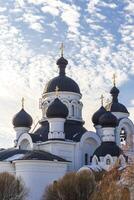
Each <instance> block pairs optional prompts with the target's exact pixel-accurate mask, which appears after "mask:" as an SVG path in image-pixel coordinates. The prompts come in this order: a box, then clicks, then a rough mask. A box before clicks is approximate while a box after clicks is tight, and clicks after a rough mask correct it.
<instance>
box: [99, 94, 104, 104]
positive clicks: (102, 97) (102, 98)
mask: <svg viewBox="0 0 134 200" xmlns="http://www.w3.org/2000/svg"><path fill="white" fill-rule="evenodd" d="M100 99H101V105H102V106H103V100H104V96H103V94H102V95H101V97H100Z"/></svg>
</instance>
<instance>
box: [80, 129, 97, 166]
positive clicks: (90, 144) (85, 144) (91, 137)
mask: <svg viewBox="0 0 134 200" xmlns="http://www.w3.org/2000/svg"><path fill="white" fill-rule="evenodd" d="M100 142H101V141H100V138H99V137H98V136H97V135H96V133H94V132H86V133H85V134H84V135H83V136H82V138H81V140H80V148H81V151H82V164H83V165H85V164H86V165H87V164H90V163H91V158H92V156H93V153H94V151H95V150H96V148H97V147H98V146H99V145H100ZM86 160H88V163H87V162H85V161H86Z"/></svg>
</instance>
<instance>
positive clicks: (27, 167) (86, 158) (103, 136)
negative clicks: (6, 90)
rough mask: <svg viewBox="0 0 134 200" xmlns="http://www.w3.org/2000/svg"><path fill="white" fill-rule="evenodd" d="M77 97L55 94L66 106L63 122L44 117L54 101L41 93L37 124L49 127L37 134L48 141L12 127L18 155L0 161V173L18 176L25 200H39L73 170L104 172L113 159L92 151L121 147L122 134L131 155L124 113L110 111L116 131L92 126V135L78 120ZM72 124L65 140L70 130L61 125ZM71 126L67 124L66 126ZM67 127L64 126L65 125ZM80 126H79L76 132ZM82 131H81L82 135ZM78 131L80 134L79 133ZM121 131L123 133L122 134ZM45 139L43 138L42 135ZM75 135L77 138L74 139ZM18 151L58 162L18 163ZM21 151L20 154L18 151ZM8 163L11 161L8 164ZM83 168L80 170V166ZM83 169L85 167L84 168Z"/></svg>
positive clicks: (132, 138)
mask: <svg viewBox="0 0 134 200" xmlns="http://www.w3.org/2000/svg"><path fill="white" fill-rule="evenodd" d="M81 97H82V96H81V94H78V93H74V92H67V91H66V92H65V91H62V92H61V91H59V92H58V98H59V99H60V100H61V101H62V102H63V103H64V104H65V105H66V106H67V108H68V111H69V114H68V116H67V118H66V119H64V118H59V117H58V118H56V117H55V118H47V117H46V110H47V108H48V107H49V105H50V104H51V103H52V102H53V101H54V99H55V98H56V95H55V92H50V93H43V95H42V98H41V100H40V108H41V109H42V119H41V120H40V124H41V125H42V127H43V126H44V125H43V123H45V122H46V121H47V122H48V124H49V131H48V133H47V130H46V129H44V132H43V131H42V132H41V133H39V135H37V133H36V135H34V136H36V137H37V136H42V135H41V134H44V135H45V134H48V138H47V137H46V139H44V140H43V141H42V140H41V139H33V138H32V134H29V132H30V128H27V127H15V131H16V140H15V148H14V149H15V150H18V151H19V150H20V154H17V155H16V156H15V155H13V156H11V157H8V158H6V159H3V161H1V162H0V172H5V171H7V172H9V173H12V174H15V175H17V176H21V177H22V179H23V180H24V182H25V184H26V187H27V188H28V189H29V197H28V200H40V198H41V196H42V194H43V191H44V190H45V187H47V185H48V184H50V183H52V182H53V181H55V180H57V179H59V178H60V177H62V176H63V175H64V174H65V173H66V172H69V171H77V170H79V169H80V168H81V169H86V168H87V169H89V168H90V169H96V170H98V171H99V170H101V169H104V170H108V169H109V167H111V166H112V165H114V164H115V162H116V161H117V157H114V156H113V157H112V156H111V155H110V154H107V155H106V156H102V157H100V158H99V159H98V157H97V156H94V157H93V154H94V152H95V150H96V149H97V148H98V147H99V146H100V145H101V143H102V142H107V141H111V142H115V143H116V144H117V145H118V146H120V147H121V148H122V143H121V134H123V133H124V135H125V136H126V139H125V141H124V144H125V145H126V147H127V151H128V152H130V151H131V153H132V154H134V124H133V122H132V121H131V120H130V119H129V114H128V113H123V112H114V113H113V114H114V115H115V116H116V117H117V118H118V120H119V124H118V127H116V128H111V127H107V128H102V127H101V126H100V125H96V126H95V129H96V131H95V132H92V131H87V130H86V129H83V125H80V123H81V124H82V123H84V121H83V118H82V107H83V104H82V102H81ZM67 121H68V122H69V121H72V122H73V123H72V125H70V127H71V126H72V130H75V129H73V128H74V126H78V129H77V131H74V132H73V131H72V130H71V131H72V132H71V134H73V136H74V137H71V138H70V139H69V138H66V135H67V134H68V135H69V131H70V127H69V128H68V129H67V131H66V132H65V123H66V122H67ZM70 124H71V123H70ZM66 126H67V124H66ZM80 126H81V127H82V128H81V130H82V131H81V130H80ZM83 130H85V132H83ZM80 131H81V132H80ZM123 131H124V132H123ZM45 136H46V135H45ZM77 136H79V137H77ZM22 150H26V151H29V152H30V151H31V152H32V151H34V150H35V151H36V152H38V151H39V152H48V153H49V154H50V156H52V157H54V156H58V157H60V158H62V159H64V161H62V160H58V159H53V160H52V159H51V160H49V159H48V157H46V159H42V160H41V159H36V158H34V157H32V158H31V160H30V159H23V160H19V159H21V158H22V157H23V156H24V153H25V152H23V151H22ZM21 151H22V152H21ZM119 160H120V162H121V165H122V166H125V164H126V163H125V160H124V157H123V156H122V155H121V156H120V157H119ZM11 161H12V162H11ZM83 166H84V167H83ZM85 166H86V167H85Z"/></svg>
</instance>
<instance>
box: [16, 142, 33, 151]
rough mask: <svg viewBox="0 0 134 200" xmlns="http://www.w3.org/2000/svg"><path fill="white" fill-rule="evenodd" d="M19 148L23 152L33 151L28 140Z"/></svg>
mask: <svg viewBox="0 0 134 200" xmlns="http://www.w3.org/2000/svg"><path fill="white" fill-rule="evenodd" d="M19 148H20V149H22V150H31V146H30V142H29V140H28V139H24V140H22V141H21V143H20V144H19Z"/></svg>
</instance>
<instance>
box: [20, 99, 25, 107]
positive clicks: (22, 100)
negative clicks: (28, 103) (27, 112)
mask: <svg viewBox="0 0 134 200" xmlns="http://www.w3.org/2000/svg"><path fill="white" fill-rule="evenodd" d="M24 102H25V99H24V97H22V99H21V103H22V108H24Z"/></svg>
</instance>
